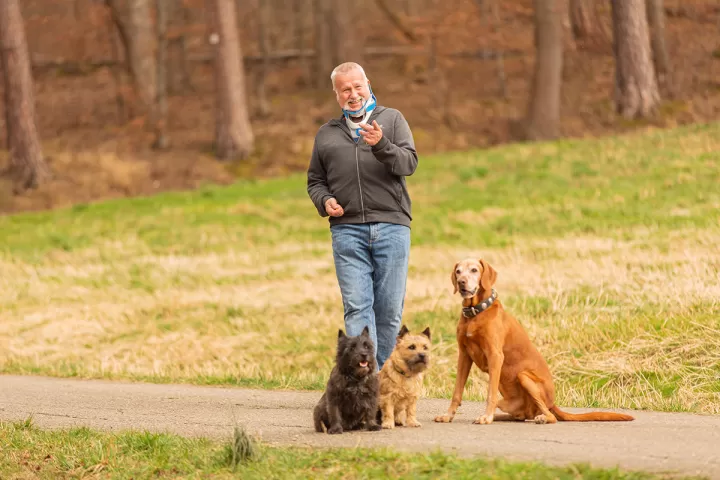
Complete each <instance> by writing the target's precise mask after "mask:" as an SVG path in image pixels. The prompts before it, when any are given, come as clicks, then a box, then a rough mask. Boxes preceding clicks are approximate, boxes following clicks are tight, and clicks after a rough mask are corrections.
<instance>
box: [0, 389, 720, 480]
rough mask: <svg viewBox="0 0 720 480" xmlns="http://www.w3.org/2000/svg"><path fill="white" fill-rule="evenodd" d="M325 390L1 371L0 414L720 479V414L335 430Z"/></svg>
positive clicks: (472, 406) (470, 415)
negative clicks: (320, 420) (326, 425)
mask: <svg viewBox="0 0 720 480" xmlns="http://www.w3.org/2000/svg"><path fill="white" fill-rule="evenodd" d="M319 397H320V392H294V391H267V390H248V389H239V388H218V387H197V386H191V385H153V384H140V383H124V382H108V381H98V380H72V379H56V378H46V377H35V376H10V375H0V419H2V420H20V419H25V418H27V417H28V416H30V415H32V416H33V418H34V420H35V423H36V424H37V425H38V426H41V427H47V428H56V427H69V426H75V425H86V426H89V427H93V428H98V429H105V430H115V431H117V430H121V429H140V430H144V429H147V430H152V431H169V432H174V433H178V434H182V435H187V436H196V435H201V436H208V437H215V438H229V436H230V435H231V432H232V425H233V424H234V422H235V421H237V422H240V423H242V424H244V425H245V426H246V427H247V428H248V429H249V430H250V431H251V432H253V433H255V434H256V435H258V436H259V437H260V438H261V439H262V440H264V441H265V442H268V443H272V444H293V445H313V446H320V447H322V446H346V447H353V446H364V447H375V446H391V447H394V448H397V449H402V450H408V451H423V452H427V451H431V450H435V449H442V450H444V451H455V452H457V453H458V454H459V455H475V454H480V455H491V456H497V457H505V458H507V459H513V460H538V461H543V462H546V463H548V464H554V465H563V464H567V463H578V462H587V463H591V464H593V465H596V466H598V467H614V466H620V467H621V468H624V469H633V470H635V469H637V470H646V471H659V472H679V473H682V474H691V475H698V474H699V475H704V476H708V477H710V478H718V479H720V416H701V415H688V414H674V413H656V412H632V414H633V415H635V417H636V420H635V421H634V422H617V423H616V422H611V423H601V422H598V423H558V424H555V425H534V424H531V423H529V422H527V423H510V422H496V423H494V424H492V425H473V424H472V420H473V419H474V418H475V417H476V416H477V415H478V414H479V413H480V412H481V410H482V407H483V404H482V403H476V402H467V403H465V404H463V406H461V407H460V410H459V412H458V415H457V416H456V417H455V421H454V422H453V423H451V424H436V423H434V422H432V418H433V417H434V416H435V415H436V414H438V413H443V412H445V410H446V409H447V406H448V402H449V400H436V399H424V400H421V401H420V404H419V406H418V419H419V420H420V422H422V423H423V426H422V428H420V429H408V428H398V429H395V430H392V431H387V430H386V431H382V432H351V433H346V434H343V435H339V436H338V435H333V436H330V435H326V434H319V433H315V431H314V430H313V428H312V408H313V406H314V405H315V402H316V401H317V400H318V398H319ZM567 410H569V411H572V412H582V411H585V410H583V409H567Z"/></svg>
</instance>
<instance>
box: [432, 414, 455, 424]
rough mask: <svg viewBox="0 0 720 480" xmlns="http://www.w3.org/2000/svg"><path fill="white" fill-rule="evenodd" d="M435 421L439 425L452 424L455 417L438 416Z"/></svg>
mask: <svg viewBox="0 0 720 480" xmlns="http://www.w3.org/2000/svg"><path fill="white" fill-rule="evenodd" d="M435 421H436V422H437V423H450V422H452V421H453V417H451V416H450V415H438V416H437V417H435Z"/></svg>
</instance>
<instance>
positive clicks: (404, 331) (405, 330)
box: [397, 325, 410, 340]
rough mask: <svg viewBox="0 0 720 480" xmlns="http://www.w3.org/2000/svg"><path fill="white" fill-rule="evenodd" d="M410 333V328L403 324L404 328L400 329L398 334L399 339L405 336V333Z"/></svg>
mask: <svg viewBox="0 0 720 480" xmlns="http://www.w3.org/2000/svg"><path fill="white" fill-rule="evenodd" d="M408 333H410V330H408V327H406V326H405V325H403V326H402V328H401V329H400V333H398V334H397V338H398V340H399V339H401V338H402V337H404V336H405V335H407V334H408Z"/></svg>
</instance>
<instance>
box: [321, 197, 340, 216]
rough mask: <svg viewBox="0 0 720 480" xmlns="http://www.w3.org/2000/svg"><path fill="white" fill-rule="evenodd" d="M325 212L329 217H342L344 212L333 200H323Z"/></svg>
mask: <svg viewBox="0 0 720 480" xmlns="http://www.w3.org/2000/svg"><path fill="white" fill-rule="evenodd" d="M325 211H326V212H327V214H328V215H330V216H331V217H342V216H343V214H344V213H345V211H344V210H343V208H342V207H341V206H340V204H339V203H338V202H337V200H335V199H334V198H328V199H327V200H325Z"/></svg>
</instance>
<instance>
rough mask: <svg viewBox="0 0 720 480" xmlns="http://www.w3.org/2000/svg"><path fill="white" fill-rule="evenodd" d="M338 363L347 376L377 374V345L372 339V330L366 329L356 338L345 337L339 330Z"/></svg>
mask: <svg viewBox="0 0 720 480" xmlns="http://www.w3.org/2000/svg"><path fill="white" fill-rule="evenodd" d="M336 362H337V365H338V368H339V369H340V371H341V372H342V373H343V374H345V375H353V376H355V377H359V378H362V377H365V376H367V375H369V374H371V373H373V372H375V364H376V362H375V344H374V343H373V341H372V339H371V338H370V330H369V329H368V327H365V328H364V329H363V331H362V333H361V334H360V335H358V336H356V337H350V336H347V335H345V332H343V331H342V329H341V330H338V346H337V358H336Z"/></svg>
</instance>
